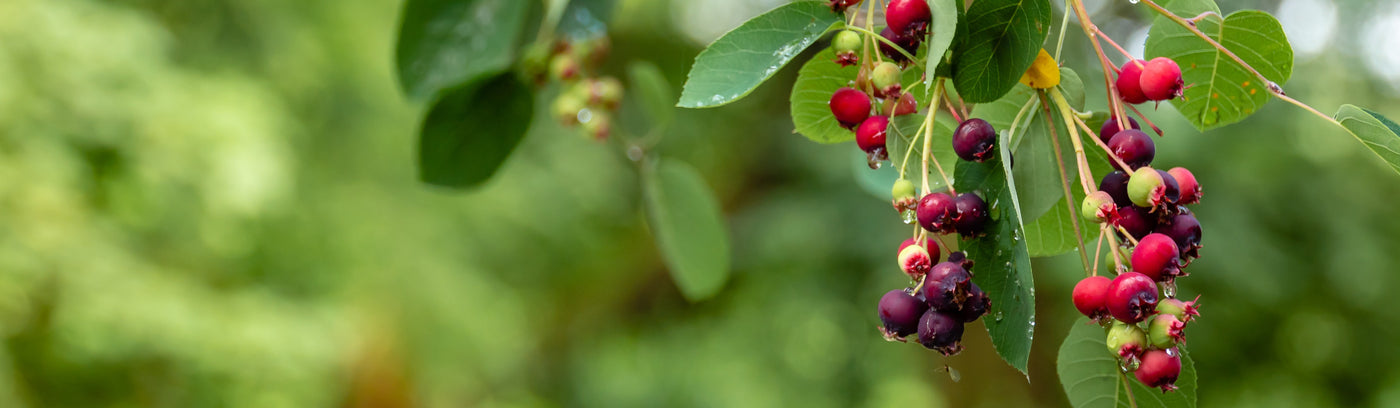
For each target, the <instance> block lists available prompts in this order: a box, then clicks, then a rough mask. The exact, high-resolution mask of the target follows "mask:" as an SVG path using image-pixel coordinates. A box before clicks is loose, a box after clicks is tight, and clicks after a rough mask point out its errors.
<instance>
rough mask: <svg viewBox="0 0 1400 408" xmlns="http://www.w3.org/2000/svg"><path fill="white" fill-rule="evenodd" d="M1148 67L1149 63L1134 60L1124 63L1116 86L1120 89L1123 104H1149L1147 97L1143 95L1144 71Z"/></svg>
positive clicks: (1119, 93)
mask: <svg viewBox="0 0 1400 408" xmlns="http://www.w3.org/2000/svg"><path fill="white" fill-rule="evenodd" d="M1145 65H1147V61H1143V60H1132V61H1128V62H1125V63H1123V67H1122V68H1121V69H1120V71H1119V72H1118V80H1117V81H1115V82H1114V86H1116V87H1118V96H1119V97H1121V98H1123V102H1127V103H1131V104H1139V103H1143V102H1147V95H1145V94H1143V93H1142V85H1140V83H1141V79H1142V69H1143V67H1144V66H1145Z"/></svg>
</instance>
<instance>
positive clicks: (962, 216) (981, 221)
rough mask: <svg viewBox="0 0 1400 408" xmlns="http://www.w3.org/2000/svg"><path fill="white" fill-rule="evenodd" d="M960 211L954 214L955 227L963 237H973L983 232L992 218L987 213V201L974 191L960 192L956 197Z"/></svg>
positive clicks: (955, 200)
mask: <svg viewBox="0 0 1400 408" xmlns="http://www.w3.org/2000/svg"><path fill="white" fill-rule="evenodd" d="M954 202H955V203H956V204H957V209H958V212H957V214H955V215H953V227H954V229H956V230H957V231H958V234H960V235H962V236H963V237H972V236H976V235H978V234H981V233H982V229H983V227H986V226H987V221H988V220H989V219H990V217H988V215H987V202H986V201H982V197H980V196H978V195H977V194H974V193H962V194H958V197H957V198H956V199H954Z"/></svg>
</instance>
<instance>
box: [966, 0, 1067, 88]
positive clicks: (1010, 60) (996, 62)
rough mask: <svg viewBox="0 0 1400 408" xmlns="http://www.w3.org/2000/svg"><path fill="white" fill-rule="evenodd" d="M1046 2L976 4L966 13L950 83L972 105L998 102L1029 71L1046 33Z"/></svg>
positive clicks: (983, 1) (981, 0)
mask: <svg viewBox="0 0 1400 408" xmlns="http://www.w3.org/2000/svg"><path fill="white" fill-rule="evenodd" d="M1050 20H1051V18H1050V2H1049V1H1048V0H978V1H977V2H975V3H972V8H970V9H968V10H967V17H966V19H965V21H966V22H967V24H966V30H967V33H966V35H967V37H966V38H963V39H961V40H959V42H958V44H959V45H958V50H957V51H956V52H957V54H958V58H957V60H956V61H954V62H953V83H954V84H956V85H957V87H958V91H959V92H962V95H963V98H964V99H966V100H967V101H968V102H972V103H983V102H991V101H994V100H997V98H1000V97H1001V96H1002V95H1005V94H1006V92H1007V91H1010V90H1011V87H1012V86H1015V85H1016V83H1017V82H1018V81H1020V79H1021V74H1023V73H1025V72H1026V69H1027V68H1030V66H1031V62H1033V61H1035V56H1036V54H1037V53H1039V52H1040V47H1041V44H1042V43H1044V42H1045V37H1046V35H1048V34H1049V33H1050V26H1051V21H1050Z"/></svg>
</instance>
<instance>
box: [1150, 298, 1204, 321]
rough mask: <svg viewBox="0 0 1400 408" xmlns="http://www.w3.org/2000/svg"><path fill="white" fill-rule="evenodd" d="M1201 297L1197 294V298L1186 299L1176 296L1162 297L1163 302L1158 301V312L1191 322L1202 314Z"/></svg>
mask: <svg viewBox="0 0 1400 408" xmlns="http://www.w3.org/2000/svg"><path fill="white" fill-rule="evenodd" d="M1200 299H1201V297H1200V296H1197V297H1196V299H1195V300H1186V301H1183V300H1181V299H1176V298H1167V299H1162V301H1161V302H1157V313H1158V314H1167V315H1172V316H1176V319H1177V320H1180V321H1182V322H1190V321H1192V320H1195V319H1196V317H1199V316H1200V315H1201V311H1200V307H1199V306H1198V303H1199V302H1200Z"/></svg>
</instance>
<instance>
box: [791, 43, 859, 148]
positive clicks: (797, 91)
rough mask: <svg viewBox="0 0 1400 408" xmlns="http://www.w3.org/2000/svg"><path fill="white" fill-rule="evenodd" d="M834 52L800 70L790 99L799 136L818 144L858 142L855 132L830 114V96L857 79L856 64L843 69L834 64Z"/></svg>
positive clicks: (808, 62)
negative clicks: (844, 126)
mask: <svg viewBox="0 0 1400 408" xmlns="http://www.w3.org/2000/svg"><path fill="white" fill-rule="evenodd" d="M833 59H836V52H835V51H832V50H831V49H826V50H823V51H822V52H819V53H817V55H816V56H814V57H812V59H810V60H807V63H805V64H802V69H800V70H798V71H797V81H796V82H795V83H793V85H792V94H791V95H790V96H789V102H790V103H789V105H788V109H790V113H791V115H792V126H793V129H795V130H796V131H797V133H800V134H802V136H806V137H807V138H808V139H812V141H814V142H818V143H840V142H845V141H850V140H855V138H856V135H855V133H854V132H851V131H850V130H847V129H846V128H843V127H841V124H840V123H837V122H836V117H835V116H832V114H831V106H830V105H828V103H830V102H831V95H832V94H834V93H836V90H837V89H841V87H844V86H847V84H849V83H850V82H851V81H854V80H855V79H856V73H857V71H858V70H859V68H858V67H856V66H855V65H851V66H847V67H842V66H840V65H838V64H836V63H834V62H831V61H832V60H833Z"/></svg>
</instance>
